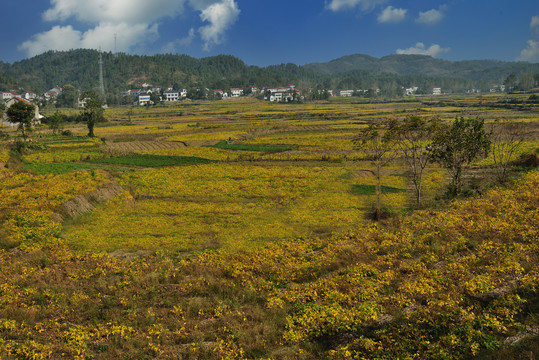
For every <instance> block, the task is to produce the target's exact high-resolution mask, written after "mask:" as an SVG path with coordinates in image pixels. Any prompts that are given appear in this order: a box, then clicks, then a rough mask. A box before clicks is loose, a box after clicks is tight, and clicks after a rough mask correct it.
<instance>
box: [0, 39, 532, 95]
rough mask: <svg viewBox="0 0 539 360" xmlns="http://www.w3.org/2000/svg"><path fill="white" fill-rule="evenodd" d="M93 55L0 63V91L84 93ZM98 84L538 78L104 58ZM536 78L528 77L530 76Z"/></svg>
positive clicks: (386, 83) (469, 70)
mask: <svg viewBox="0 0 539 360" xmlns="http://www.w3.org/2000/svg"><path fill="white" fill-rule="evenodd" d="M97 59H98V52H97V51H95V50H83V49H79V50H70V51H49V52H46V53H44V54H41V55H38V56H35V57H33V58H30V59H25V60H22V61H19V62H15V63H13V64H8V63H2V62H0V90H13V89H22V90H31V91H35V92H42V91H46V90H48V89H49V88H51V87H54V86H56V85H60V86H63V85H65V84H71V85H73V86H75V87H77V88H81V89H83V90H89V89H93V88H95V87H96V86H97V84H98V60H97ZM103 62H104V69H105V70H104V72H105V82H106V84H105V86H106V87H107V91H108V92H109V93H116V92H119V91H121V90H122V89H126V88H129V87H136V86H139V85H140V84H141V83H142V82H148V83H151V84H154V85H161V86H167V85H169V84H174V85H177V86H182V87H190V86H205V87H208V88H214V89H217V88H225V89H226V88H229V87H247V86H249V85H256V86H263V85H268V86H279V85H284V84H287V83H293V84H296V85H298V87H304V88H308V87H313V88H315V87H318V88H334V89H337V88H363V89H366V88H372V87H377V88H380V89H382V90H386V91H389V93H388V94H389V95H391V92H392V91H393V90H391V89H397V88H400V87H403V86H404V87H406V86H420V87H421V86H424V87H428V86H432V85H438V86H442V87H444V88H445V89H448V90H450V91H454V92H457V91H464V90H465V89H467V88H472V87H475V88H483V89H488V87H490V86H492V85H495V84H502V83H503V82H504V80H505V79H506V78H507V77H508V76H509V75H511V74H514V75H515V76H516V77H518V76H520V75H521V74H539V64H538V63H526V62H503V61H495V60H471V61H447V60H441V59H436V58H433V57H430V56H425V55H389V56H385V57H382V58H375V57H372V56H369V55H362V54H355V55H347V56H343V57H340V58H338V59H335V60H332V61H329V62H325V63H310V64H306V65H302V66H298V65H296V64H290V63H289V64H279V65H272V66H268V67H258V66H250V65H247V64H245V63H244V62H243V61H242V60H241V59H238V58H236V57H234V56H230V55H218V56H212V57H206V58H201V59H197V58H193V57H190V56H187V55H170V54H165V55H154V56H139V55H127V54H123V53H121V54H113V53H110V52H109V53H103ZM534 76H535V75H534Z"/></svg>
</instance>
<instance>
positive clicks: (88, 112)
mask: <svg viewBox="0 0 539 360" xmlns="http://www.w3.org/2000/svg"><path fill="white" fill-rule="evenodd" d="M85 102H86V105H85V106H84V109H82V113H81V117H82V119H83V120H84V121H86V126H87V127H88V136H89V137H94V136H95V135H94V127H95V124H97V123H98V122H104V121H105V116H104V115H103V113H104V110H103V104H102V103H101V101H99V100H98V99H97V97H96V96H95V95H94V94H92V93H88V94H87V96H86V97H85Z"/></svg>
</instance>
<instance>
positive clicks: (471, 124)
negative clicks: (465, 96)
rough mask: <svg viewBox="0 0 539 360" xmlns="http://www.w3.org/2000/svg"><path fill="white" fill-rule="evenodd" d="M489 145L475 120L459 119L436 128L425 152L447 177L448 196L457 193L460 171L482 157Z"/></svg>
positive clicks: (478, 120)
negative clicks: (441, 168) (427, 152)
mask: <svg viewBox="0 0 539 360" xmlns="http://www.w3.org/2000/svg"><path fill="white" fill-rule="evenodd" d="M490 143H491V140H490V136H489V134H488V133H487V132H486V131H485V123H484V120H482V119H479V118H463V117H460V118H456V119H455V121H454V122H453V123H452V124H451V125H448V124H445V125H443V126H439V127H438V131H437V132H436V135H435V136H434V139H433V141H432V144H431V145H430V148H429V150H430V153H431V157H432V159H433V160H434V161H436V162H438V163H440V164H441V165H442V166H443V167H445V168H446V169H447V170H448V171H449V174H450V175H451V183H450V188H449V190H450V193H452V194H453V195H458V194H459V193H460V192H461V190H462V171H463V168H464V167H465V166H466V165H469V164H470V163H471V162H472V161H474V160H475V159H477V158H479V157H486V156H487V154H488V151H489V149H490Z"/></svg>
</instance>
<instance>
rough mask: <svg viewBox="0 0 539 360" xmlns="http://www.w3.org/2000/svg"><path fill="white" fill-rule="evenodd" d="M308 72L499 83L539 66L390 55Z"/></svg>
mask: <svg viewBox="0 0 539 360" xmlns="http://www.w3.org/2000/svg"><path fill="white" fill-rule="evenodd" d="M304 68H306V69H309V70H312V71H314V72H317V73H321V74H327V75H335V74H340V73H345V72H349V71H354V70H365V71H370V72H376V73H394V74H400V75H423V76H430V77H451V78H466V79H471V80H475V81H498V83H500V82H501V81H503V80H504V79H506V78H507V77H508V76H509V75H510V74H516V75H518V74H520V73H524V72H531V73H539V64H537V63H535V64H530V63H525V62H504V61H497V60H468V61H447V60H441V59H435V58H433V57H431V56H426V55H389V56H384V57H382V58H380V59H377V58H375V57H372V56H368V55H361V54H356V55H348V56H343V57H341V58H338V59H335V60H332V61H329V62H326V63H311V64H307V65H304Z"/></svg>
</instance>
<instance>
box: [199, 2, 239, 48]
mask: <svg viewBox="0 0 539 360" xmlns="http://www.w3.org/2000/svg"><path fill="white" fill-rule="evenodd" d="M239 15H240V10H239V9H238V5H237V4H236V2H235V1H234V0H222V1H221V2H220V3H216V4H212V5H210V6H208V7H207V8H206V9H204V10H202V12H201V14H200V19H201V20H202V21H207V22H209V25H206V26H202V27H201V28H199V32H200V35H201V36H202V40H204V50H209V48H210V47H211V46H212V45H214V44H220V43H221V42H222V41H223V36H224V35H223V34H224V32H225V31H226V30H227V29H228V28H229V27H230V26H231V25H232V24H233V23H234V22H236V20H237V19H238V16H239Z"/></svg>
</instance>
